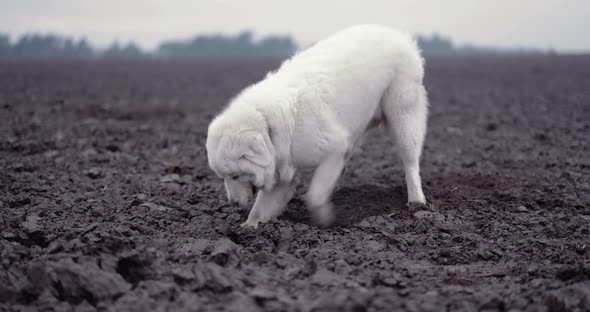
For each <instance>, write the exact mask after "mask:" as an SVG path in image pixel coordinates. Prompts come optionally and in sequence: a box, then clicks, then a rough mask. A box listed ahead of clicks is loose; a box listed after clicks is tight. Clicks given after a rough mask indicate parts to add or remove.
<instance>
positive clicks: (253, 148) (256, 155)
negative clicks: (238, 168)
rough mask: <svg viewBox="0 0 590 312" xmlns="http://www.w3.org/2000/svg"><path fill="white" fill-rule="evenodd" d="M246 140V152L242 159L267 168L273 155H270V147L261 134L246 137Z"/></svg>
mask: <svg viewBox="0 0 590 312" xmlns="http://www.w3.org/2000/svg"><path fill="white" fill-rule="evenodd" d="M247 140H248V141H247V150H246V152H245V153H244V157H245V158H246V159H248V160H249V161H251V162H253V163H254V164H256V165H257V166H260V167H267V166H269V165H270V164H271V163H272V161H273V157H274V155H273V154H272V153H271V148H272V146H268V144H267V142H266V140H265V139H264V136H263V135H262V134H261V133H256V134H253V135H250V136H248V138H247Z"/></svg>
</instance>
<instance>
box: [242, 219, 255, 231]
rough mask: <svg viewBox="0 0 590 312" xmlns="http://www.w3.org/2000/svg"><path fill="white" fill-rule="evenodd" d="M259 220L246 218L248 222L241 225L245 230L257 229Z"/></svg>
mask: <svg viewBox="0 0 590 312" xmlns="http://www.w3.org/2000/svg"><path fill="white" fill-rule="evenodd" d="M258 223H259V221H258V220H250V219H248V220H246V222H244V223H242V224H240V227H241V228H242V229H245V230H253V231H256V229H258Z"/></svg>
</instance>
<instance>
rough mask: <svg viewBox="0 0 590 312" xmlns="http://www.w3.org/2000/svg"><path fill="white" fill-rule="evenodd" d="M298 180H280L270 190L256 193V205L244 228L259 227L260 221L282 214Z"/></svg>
mask: <svg viewBox="0 0 590 312" xmlns="http://www.w3.org/2000/svg"><path fill="white" fill-rule="evenodd" d="M295 187H296V180H293V181H292V182H280V183H279V184H277V185H276V186H275V187H274V188H273V189H271V190H270V191H265V190H263V189H262V190H260V191H258V194H257V195H256V201H255V202H254V206H253V207H252V210H251V211H250V214H249V215H248V219H247V220H246V222H244V223H242V225H241V226H242V227H244V228H253V229H257V228H258V223H261V222H262V223H265V222H268V221H269V220H270V219H272V218H274V217H276V216H278V215H279V214H281V212H282V211H283V209H284V208H285V206H286V205H287V203H288V202H289V200H291V198H292V197H293V195H294V194H295Z"/></svg>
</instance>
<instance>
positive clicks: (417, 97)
mask: <svg viewBox="0 0 590 312" xmlns="http://www.w3.org/2000/svg"><path fill="white" fill-rule="evenodd" d="M382 105H383V111H384V113H385V117H386V119H387V124H388V127H389V128H390V131H391V132H392V135H393V136H394V139H395V141H396V147H397V152H398V155H399V157H400V158H401V161H402V163H403V166H404V172H405V178H406V187H407V192H408V203H420V204H425V203H426V199H425V197H424V193H423V191H422V182H421V178H420V156H421V153H422V147H423V144H424V138H425V135H426V123H427V113H428V111H427V110H428V98H427V93H426V89H425V88H424V86H423V85H422V83H421V82H419V81H416V80H413V79H406V80H402V81H399V80H398V81H395V82H394V83H393V84H392V85H391V86H390V88H389V90H388V91H387V93H386V94H385V96H384V98H383V102H382Z"/></svg>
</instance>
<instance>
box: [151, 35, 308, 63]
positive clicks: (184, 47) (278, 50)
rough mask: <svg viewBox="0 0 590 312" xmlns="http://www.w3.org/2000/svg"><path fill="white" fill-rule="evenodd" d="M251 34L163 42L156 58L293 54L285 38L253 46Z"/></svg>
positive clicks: (293, 46)
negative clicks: (158, 56)
mask: <svg viewBox="0 0 590 312" xmlns="http://www.w3.org/2000/svg"><path fill="white" fill-rule="evenodd" d="M253 37H254V36H253V34H252V32H248V31H246V32H242V33H240V34H238V35H236V36H224V35H198V36H195V37H194V38H192V39H189V40H184V41H179V40H172V41H165V42H163V43H162V44H160V46H159V47H158V50H157V54H158V55H160V56H164V57H198V56H208V57H209V56H215V57H217V56H221V57H223V56H287V55H291V54H293V53H294V52H295V51H296V50H297V44H296V43H295V41H294V40H293V39H292V38H291V37H289V36H270V37H266V38H263V39H262V40H260V41H258V42H255V41H254V40H253Z"/></svg>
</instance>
